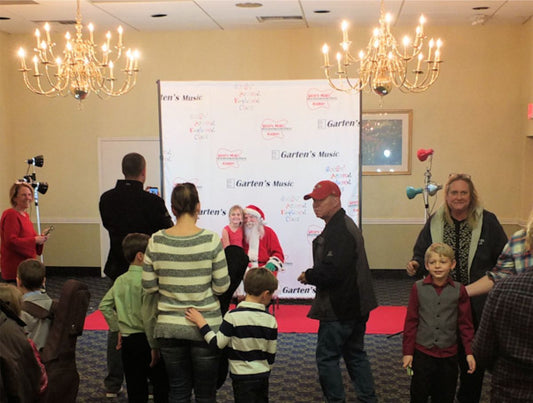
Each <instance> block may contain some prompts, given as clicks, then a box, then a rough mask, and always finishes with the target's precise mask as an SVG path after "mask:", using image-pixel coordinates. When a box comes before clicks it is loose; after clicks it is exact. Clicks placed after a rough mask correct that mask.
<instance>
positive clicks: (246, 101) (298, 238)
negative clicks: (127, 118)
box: [158, 80, 361, 299]
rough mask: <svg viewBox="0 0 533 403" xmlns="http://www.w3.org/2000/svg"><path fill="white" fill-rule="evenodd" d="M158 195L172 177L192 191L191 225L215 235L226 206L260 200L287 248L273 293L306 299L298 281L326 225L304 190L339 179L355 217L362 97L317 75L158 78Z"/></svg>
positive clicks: (310, 291) (308, 291) (168, 188)
mask: <svg viewBox="0 0 533 403" xmlns="http://www.w3.org/2000/svg"><path fill="white" fill-rule="evenodd" d="M158 85H159V111H160V144H161V155H162V174H163V192H162V194H163V197H164V198H165V201H166V203H167V206H168V207H169V211H170V194H171V192H172V188H173V187H174V185H175V184H176V183H181V182H192V183H194V184H195V185H196V186H197V187H198V191H199V193H200V203H201V214H200V218H199V221H198V225H199V226H200V227H202V228H208V229H211V230H213V231H216V232H217V233H219V234H220V233H221V231H222V228H223V227H224V226H225V225H227V224H228V222H229V218H228V215H229V209H230V207H231V206H233V205H234V204H239V205H241V206H242V207H246V206H247V205H249V204H253V205H256V206H258V207H259V208H260V209H262V210H263V212H264V213H265V217H266V220H265V224H266V225H267V226H269V227H271V228H272V229H273V230H274V231H275V232H276V234H277V235H278V238H279V240H280V243H281V246H282V247H283V251H284V254H285V264H284V269H283V271H281V272H280V273H279V274H278V279H279V281H280V287H279V289H278V293H279V296H280V298H304V299H305V298H313V297H314V288H313V287H311V286H304V285H302V284H300V283H298V281H297V280H296V279H297V277H298V275H299V274H300V272H301V271H303V270H305V269H307V268H309V267H311V266H312V252H311V243H312V240H313V239H314V238H315V236H316V235H318V234H319V233H320V232H321V231H322V229H323V227H324V222H323V221H322V220H320V219H317V218H316V217H315V215H314V212H313V208H312V200H309V201H304V200H303V196H304V195H305V194H307V193H309V192H311V190H312V189H313V186H314V185H315V183H316V182H318V181H320V180H325V179H328V180H331V181H333V182H335V183H337V184H338V185H339V187H340V189H341V191H342V197H341V198H342V204H343V207H344V209H345V210H346V211H347V213H348V214H349V215H350V216H351V217H352V218H353V219H354V220H355V222H356V223H357V224H359V219H360V214H359V200H360V194H359V193H360V177H361V176H360V174H361V173H360V166H361V164H360V117H361V106H360V95H359V94H345V93H340V92H337V91H334V90H333V89H331V88H330V87H329V86H328V85H327V83H326V82H325V81H324V80H297V81H238V82H227V81H224V82H212V81H200V82H183V81H179V82H172V81H159V82H158Z"/></svg>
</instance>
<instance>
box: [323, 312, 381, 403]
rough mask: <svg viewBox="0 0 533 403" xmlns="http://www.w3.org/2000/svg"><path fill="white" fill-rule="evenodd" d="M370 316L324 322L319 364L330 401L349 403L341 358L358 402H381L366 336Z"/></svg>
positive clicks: (327, 397) (326, 396)
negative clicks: (375, 385) (378, 398)
mask: <svg viewBox="0 0 533 403" xmlns="http://www.w3.org/2000/svg"><path fill="white" fill-rule="evenodd" d="M367 320H368V315H366V316H364V317H362V318H359V319H355V320H344V321H332V322H326V321H320V326H319V328H318V341H317V345H316V362H317V367H318V376H319V379H320V386H321V387H322V392H323V393H324V397H325V398H326V401H327V402H329V403H331V402H345V401H346V396H345V392H344V385H343V383H342V374H341V369H340V366H339V364H340V358H341V356H342V357H343V358H344V362H345V364H346V369H347V370H348V374H349V375H350V379H351V380H352V383H353V386H354V388H355V393H356V394H357V401H359V402H377V398H376V393H375V391H374V378H373V377H372V370H371V368H370V362H369V361H368V357H367V355H366V352H365V351H364V337H365V330H366V321H367Z"/></svg>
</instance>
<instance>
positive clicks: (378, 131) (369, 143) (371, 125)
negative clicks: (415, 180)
mask: <svg viewBox="0 0 533 403" xmlns="http://www.w3.org/2000/svg"><path fill="white" fill-rule="evenodd" d="M412 123H413V111H412V110H410V109H405V110H375V111H367V112H363V119H362V126H361V137H362V138H361V156H362V159H363V175H408V174H410V173H411V130H412V129H411V128H412Z"/></svg>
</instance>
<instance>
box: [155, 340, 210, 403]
mask: <svg viewBox="0 0 533 403" xmlns="http://www.w3.org/2000/svg"><path fill="white" fill-rule="evenodd" d="M158 341H159V346H160V351H161V355H162V357H163V360H164V362H165V366H166V369H167V375H168V380H169V396H168V401H169V403H189V402H190V401H191V395H192V391H193V390H194V397H195V401H196V402H197V403H216V393H217V376H218V351H216V350H214V349H213V348H210V347H209V346H208V345H207V343H205V342H203V341H201V342H200V341H191V340H179V339H158Z"/></svg>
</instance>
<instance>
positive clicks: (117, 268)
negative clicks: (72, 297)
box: [99, 153, 172, 398]
mask: <svg viewBox="0 0 533 403" xmlns="http://www.w3.org/2000/svg"><path fill="white" fill-rule="evenodd" d="M122 173H123V174H124V179H123V180H118V181H117V184H116V186H115V187H114V188H113V189H111V190H108V191H107V192H105V193H104V194H102V196H101V197H100V204H99V207H100V216H101V217H102V224H103V225H104V227H105V228H106V229H107V231H108V232H109V243H110V245H109V246H110V247H109V255H108V256H107V261H106V264H105V268H104V273H105V274H106V275H107V277H109V278H110V279H111V280H112V281H113V282H114V281H115V280H116V278H117V277H118V276H120V275H121V274H123V273H125V272H126V271H127V270H128V267H129V263H128V262H127V261H126V259H125V258H124V254H123V253H122V240H123V239H124V238H125V237H126V235H128V234H130V233H132V232H139V233H142V234H147V235H152V234H153V233H154V232H156V231H159V230H160V229H163V228H169V227H171V226H172V219H171V218H170V215H169V214H168V210H167V208H166V207H165V202H164V200H163V199H162V198H161V197H159V196H157V195H154V194H152V193H150V192H147V191H145V190H144V189H143V186H144V182H145V180H146V161H145V159H144V157H143V156H142V155H141V154H137V153H130V154H126V155H125V156H124V158H123V159H122ZM117 340H118V332H109V334H108V344H107V367H108V375H107V376H106V378H105V380H104V385H105V387H106V392H107V393H106V396H107V397H110V398H112V397H116V396H117V394H118V393H119V392H120V389H121V387H122V380H123V371H122V361H121V358H120V352H119V351H117V350H116V346H117Z"/></svg>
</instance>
